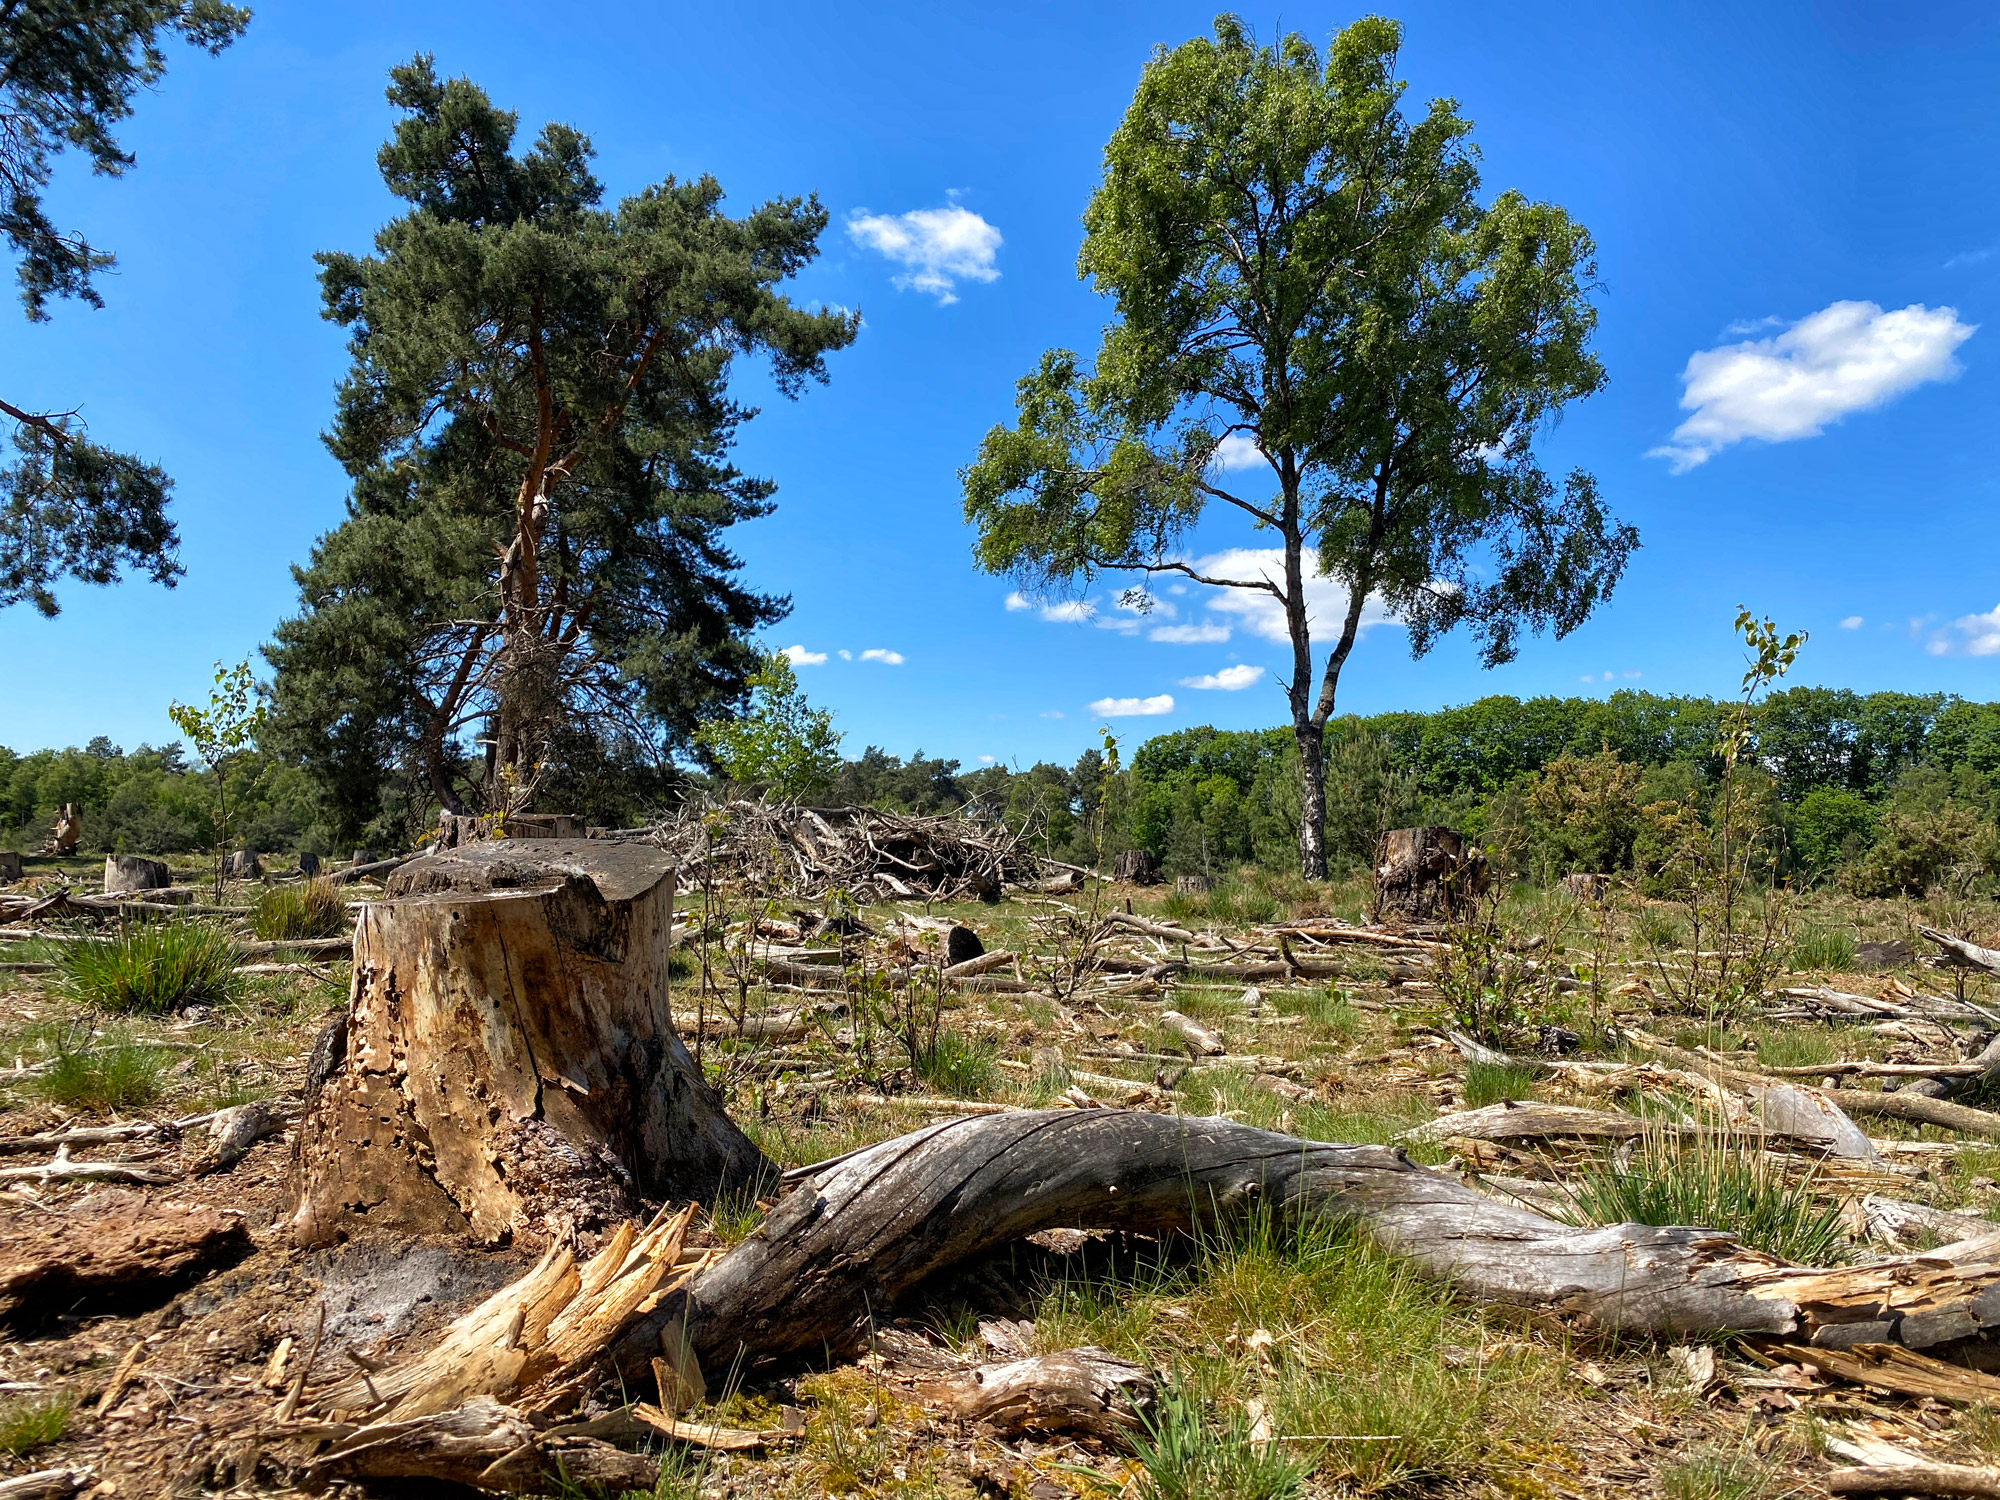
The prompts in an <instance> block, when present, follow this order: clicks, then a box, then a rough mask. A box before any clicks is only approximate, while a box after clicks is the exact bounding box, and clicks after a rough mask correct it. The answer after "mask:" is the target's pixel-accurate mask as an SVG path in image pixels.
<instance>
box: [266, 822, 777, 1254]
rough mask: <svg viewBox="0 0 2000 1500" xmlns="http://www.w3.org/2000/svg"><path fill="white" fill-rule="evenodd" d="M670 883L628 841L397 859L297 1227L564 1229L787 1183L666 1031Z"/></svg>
mask: <svg viewBox="0 0 2000 1500" xmlns="http://www.w3.org/2000/svg"><path fill="white" fill-rule="evenodd" d="M673 891H674V881H673V869H672V865H671V863H670V861H669V860H668V859H667V858H666V857H665V856H664V855H663V854H661V853H660V851H658V850H656V849H650V848H647V847H645V846H643V845H637V844H611V843H604V842H587V841H584V840H561V839H536V840H532V841H527V842H524V843H516V842H515V841H512V840H503V841H498V842H493V843H478V844H472V845H468V846H466V847H464V848H460V849H455V850H452V851H449V852H447V853H442V854H437V855H432V856H428V857H426V858H423V859H418V860H414V861H412V862H411V863H409V864H407V865H405V866H403V868H402V869H400V870H399V871H398V872H397V873H396V874H395V876H394V877H392V879H391V881H390V888H389V894H390V897H391V899H389V900H385V901H381V902H377V903H375V904H373V905H371V906H367V907H364V908H363V909H362V911H361V913H360V917H359V920H358V921H357V923H356V926H355V934H354V971H353V972H354V978H353V988H352V990H351V992H350V997H349V1001H348V1011H347V1018H346V1019H347V1025H346V1029H345V1035H344V1038H343V1039H342V1042H341V1045H340V1047H339V1049H338V1050H339V1054H340V1055H339V1056H338V1057H337V1058H335V1057H329V1058H327V1059H325V1060H324V1066H325V1069H326V1071H325V1074H324V1079H323V1082H321V1083H320V1086H319V1087H318V1088H317V1089H316V1090H314V1091H312V1092H311V1097H310V1098H309V1100H308V1113H307V1115H306V1117H305V1119H304V1121H303V1122H302V1123H301V1126H300V1130H299V1146H298V1153H297V1158H296V1173H295V1183H294V1186H295V1194H296V1204H297V1207H296V1212H295V1214H294V1217H293V1226H294V1229H295V1231H296V1233H297V1234H298V1236H299V1238H300V1239H301V1240H302V1241H303V1242H304V1243H307V1244H319V1243H325V1242H326V1241H328V1240H331V1239H334V1238H336V1237H339V1236H342V1235H344V1234H347V1233H349V1232H351V1231H353V1230H356V1229H359V1228H361V1227H363V1226H366V1227H370V1228H389V1229H394V1230H399V1231H402V1232H405V1233H461V1232H464V1231H467V1230H470V1231H471V1232H472V1233H473V1234H475V1235H477V1236H479V1237H481V1238H483V1239H486V1240H488V1241H498V1240H500V1239H503V1238H507V1237H510V1236H513V1237H520V1238H523V1239H524V1240H525V1241H528V1242H547V1241H551V1240H556V1241H567V1240H570V1239H571V1238H573V1237H574V1236H575V1235H576V1234H577V1233H578V1232H580V1231H588V1230H593V1229H596V1228H598V1227H600V1226H603V1225H606V1224H610V1223H612V1222H615V1221H617V1220H619V1219H623V1218H626V1217H630V1216H631V1215H633V1214H634V1213H635V1212H637V1211H638V1210H639V1207H640V1205H641V1203H643V1202H646V1201H660V1200H664V1199H669V1198H671V1199H676V1200H686V1199H691V1198H692V1199H701V1200H703V1201H712V1200H713V1199H714V1197H715V1196H716V1195H717V1193H718V1192H722V1191H726V1190H729V1189H731V1188H734V1187H737V1186H739V1185H746V1184H750V1183H754V1182H757V1181H760V1180H762V1179H763V1178H765V1177H766V1176H775V1172H774V1170H773V1169H772V1168H771V1167H770V1164H769V1163H768V1162H767V1161H766V1160H765V1159H764V1156H763V1154H762V1153H761V1152H760V1151H758V1149H757V1148H756V1146H754V1145H753V1144H752V1143H751V1142H750V1140H749V1139H748V1138H747V1137H745V1136H744V1134H743V1133H742V1132H741V1131H740V1130H738V1129H737V1128H736V1126H735V1125H734V1124H732V1123H731V1122H730V1120H729V1118H728V1116H727V1115H726V1114H725V1113H724V1110H723V1106H722V1101H721V1099H720V1098H719V1097H718V1096H717V1095H716V1093H715V1092H714V1090H713V1089H711V1088H710V1087H709V1086H708V1085H707V1084H706V1083H705V1082H704V1081H703V1080H702V1078H701V1075H700V1071H699V1069H698V1068H697V1067H696V1065H695V1062H694V1059H693V1058H692V1057H691V1056H690V1055H689V1054H688V1050H687V1048H686V1047H685V1046H684V1045H683V1044H682V1042H681V1040H680V1038H679V1037H678V1036H677V1035H675V1033H674V1030H673V1024H672V1012H671V1011H670V1009H669V1007H668V997H667V957H668V952H669V948H670V937H671V930H672V916H673V910H672V908H673ZM330 1050H331V1049H330Z"/></svg>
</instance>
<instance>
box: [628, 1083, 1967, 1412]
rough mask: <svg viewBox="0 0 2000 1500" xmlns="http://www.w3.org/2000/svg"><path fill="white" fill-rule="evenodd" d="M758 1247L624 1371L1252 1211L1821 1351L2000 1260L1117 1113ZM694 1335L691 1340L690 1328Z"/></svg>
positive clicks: (938, 1136)
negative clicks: (1333, 1224)
mask: <svg viewBox="0 0 2000 1500" xmlns="http://www.w3.org/2000/svg"><path fill="white" fill-rule="evenodd" d="M794 1175H795V1176H801V1177H803V1178H804V1179H805V1181H804V1183H803V1185H802V1186H800V1187H799V1188H798V1189H797V1190H796V1191H794V1192H793V1193H791V1194H790V1196H788V1197H786V1198H785V1199H784V1200H783V1201H782V1202H780V1203H779V1204H778V1206H777V1207H776V1208H775V1209H774V1210H773V1211H772V1212H771V1214H770V1216H769V1217H768V1218H767V1219H766V1220H765V1222H764V1225H763V1226H762V1227H761V1228H760V1229H759V1230H758V1232H757V1233H756V1234H754V1235H752V1236H751V1237H750V1238H749V1239H747V1240H745V1241H744V1242H743V1243H741V1244H740V1245H738V1246H736V1247H735V1248H734V1249H733V1250H731V1251H729V1252H728V1253H727V1254H725V1255H724V1256H723V1257H722V1258H721V1259H720V1260H719V1261H717V1262H716V1263H715V1264H714V1265H712V1266H710V1267H708V1268H707V1269H705V1270H703V1271H701V1272H700V1273H699V1274H697V1275H696V1276H695V1278H694V1279H693V1281H692V1283H691V1284H690V1285H689V1287H688V1288H687V1290H686V1292H685V1294H684V1295H683V1296H676V1297H672V1298H665V1299H662V1301H661V1303H660V1305H659V1306H658V1307H657V1308H655V1309H654V1310H653V1311H652V1312H651V1313H649V1314H646V1315H644V1316H642V1317H640V1318H638V1319H636V1320H635V1321H634V1322H633V1323H632V1324H631V1325H630V1326H629V1327H627V1328H626V1329H625V1331H624V1332H623V1334H622V1335H621V1336H620V1337H619V1339H618V1340H617V1341H616V1342H615V1344H614V1345H613V1346H612V1350H611V1355H612V1358H613V1359H614V1360H615V1362H616V1363H617V1364H618V1366H619V1367H620V1368H621V1369H622V1370H624V1371H625V1372H626V1374H627V1375H628V1377H630V1378H632V1379H635V1380H637V1379H643V1378H644V1373H645V1372H646V1371H647V1370H648V1369H649V1368H650V1361H651V1359H652V1357H653V1356H654V1355H655V1354H657V1353H658V1352H659V1351H660V1349H661V1347H662V1339H663V1336H665V1335H669V1334H671V1335H672V1336H673V1338H674V1339H675V1340H676V1341H677V1342H678V1341H680V1340H681V1339H683V1338H684V1340H685V1344H686V1347H687V1348H688V1349H689V1350H690V1351H691V1352H692V1353H693V1354H694V1356H695V1357H696V1358H697V1359H698V1360H699V1362H700V1364H701V1367H702V1368H703V1369H706V1370H724V1369H728V1368H729V1367H730V1364H731V1361H732V1360H734V1359H736V1358H737V1357H738V1356H739V1354H743V1353H745V1352H747V1353H751V1354H777V1353H785V1352H790V1351H796V1350H802V1349H820V1348H822V1347H831V1348H833V1349H835V1350H845V1349H850V1348H854V1347H858V1346H859V1345H861V1344H862V1343H863V1342H865V1339H866V1336H867V1331H868V1328H869V1326H870V1322H871V1319H877V1318H880V1317H881V1316H882V1315H883V1314H884V1311H885V1310H886V1309H888V1308H890V1307H892V1306H893V1305H894V1304H895V1301H896V1299H897V1298H898V1297H899V1296H900V1295H901V1294H902V1293H903V1292H904V1291H906V1290H908V1289H909V1288H910V1287H911V1286H913V1285H915V1284H916V1283H917V1282H918V1281H920V1280H921V1279H922V1278H923V1277H925V1276H927V1275H929V1274H931V1273H932V1272H934V1271H937V1270H940V1269H942V1268H943V1267H946V1266H949V1265H951V1264H953V1263H955V1262H957V1261H960V1260H962V1259H964V1258H966V1257H968V1256H970V1255H973V1254H976V1253H978V1252H980V1251H983V1250H987V1249H990V1248H993V1247H995V1246H998V1245H1002V1244H1005V1243H1007V1242H1009V1241H1011V1240H1015V1239H1019V1238H1021V1237H1022V1236H1024V1235H1028V1234H1033V1233H1036V1232H1038V1231H1041V1230H1044V1229H1053V1228H1062V1227H1068V1228H1079V1229H1126V1230H1133V1231H1139V1232H1145V1233H1153V1234H1158V1233H1163V1232H1170V1231H1174V1230H1178V1229H1188V1228H1191V1227H1194V1226H1195V1225H1197V1224H1207V1223H1212V1222H1214V1221H1216V1220H1218V1219H1223V1218H1227V1217H1230V1216H1233V1215H1239V1214H1242V1213H1244V1212H1247V1211H1249V1210H1250V1209H1252V1208H1255V1207H1258V1206H1265V1207H1268V1208H1269V1209H1270V1210H1271V1211H1273V1212H1274V1213H1276V1214H1278V1215H1279V1216H1280V1217H1281V1218H1284V1217H1292V1216H1304V1215H1318V1214H1324V1215H1331V1216H1335V1217H1341V1218H1348V1219H1353V1220H1355V1221H1357V1222H1358V1223H1359V1224H1360V1226H1361V1227H1362V1228H1364V1229H1365V1230H1366V1231H1367V1232H1368V1233H1369V1234H1370V1235H1371V1236H1372V1237H1373V1238H1374V1239H1375V1240H1376V1241H1377V1242H1378V1243H1380V1244H1382V1245H1383V1246H1384V1247H1385V1248H1386V1249H1388V1250H1389V1251H1390V1252H1391V1253H1393V1254H1396V1255H1399V1256H1403V1257H1405V1258H1407V1259H1408V1260H1409V1261H1410V1262H1411V1263H1412V1264H1413V1265H1414V1266H1416V1267H1417V1268H1418V1269H1420V1270H1422V1271H1424V1272H1426V1273H1428V1274H1431V1275H1434V1276H1437V1277H1439V1278H1441V1279H1443V1280H1445V1281H1447V1282H1449V1283H1451V1284H1452V1285H1453V1286H1455V1287H1456V1288H1457V1289H1458V1290H1460V1291H1461V1292H1462V1293H1464V1294H1465V1295H1467V1296H1468V1297H1471V1298H1473V1299H1476V1300H1484V1301H1492V1302H1501V1303H1507V1304H1513V1305H1517V1306H1529V1307H1538V1308H1544V1309H1547V1310H1550V1311H1554V1312H1558V1313H1562V1314H1567V1315H1570V1316H1576V1317H1580V1318H1583V1319H1585V1320H1587V1321H1590V1322H1592V1323H1595V1324H1597V1325H1599V1326H1603V1327H1608V1328H1622V1329H1628V1330H1634V1331H1644V1332H1653V1333H1668V1334H1675V1335H1681V1334H1690V1333H1711V1332H1721V1331H1734V1332H1742V1333H1764V1334H1772V1335H1778V1336H1782V1337H1787V1338H1791V1339H1795V1340H1796V1341H1797V1342H1799V1343H1801V1344H1810V1345H1813V1346H1816V1347H1831V1348H1846V1347H1851V1346H1852V1345H1853V1344H1855V1343H1858V1342H1867V1343H1880V1344H1902V1345H1904V1346H1907V1347H1909V1348H1931V1347H1936V1346H1940V1345H1948V1344H1951V1343H1954V1342H1956V1341H1959V1340H1963V1339H1969V1338H1980V1337H1987V1336H1990V1335H1989V1334H1988V1330H1992V1329H1996V1328H2000V1264H1992V1263H1987V1264H1979V1265H1967V1266H1952V1265H1943V1264H1938V1263H1935V1262H1930V1261H1926V1260H1924V1259H1922V1258H1915V1259H1911V1260H1903V1261H1883V1262H1877V1263H1874V1264H1871V1265H1866V1266H1853V1267H1839V1268H1834V1269H1827V1270H1815V1269H1811V1268H1803V1267H1798V1266H1792V1265H1788V1264H1786V1263H1785V1262H1783V1261H1780V1260H1778V1259H1777V1258H1775V1257H1773V1256H1769V1255H1765V1254H1762V1253H1760V1252H1758V1251H1754V1250H1749V1249H1746V1248H1745V1247H1744V1246H1743V1245H1742V1244H1741V1243H1739V1242H1738V1241H1737V1240H1736V1238H1735V1237H1734V1236H1732V1235H1729V1234H1726V1233H1723V1232H1721V1231H1718V1230H1711V1229H1705V1228H1700V1227H1681V1228H1662V1227H1654V1226H1647V1225H1636V1224H1621V1225H1616V1226H1613V1227H1610V1228H1603V1229H1590V1228H1576V1227H1573V1226H1571V1225H1567V1224H1562V1223H1559V1222H1557V1221H1556V1220H1553V1219H1550V1218H1546V1217H1544V1216H1543V1215H1541V1214H1537V1213H1533V1212H1530V1211H1529V1210H1527V1209H1524V1208H1518V1207H1515V1206H1512V1205H1510V1204H1505V1203H1500V1202H1496V1201H1494V1200H1493V1199H1491V1198H1488V1197H1486V1196H1485V1195H1483V1194H1481V1193H1479V1192H1476V1191H1474V1190H1473V1189H1472V1188H1470V1187H1467V1186H1465V1185H1464V1184H1462V1183H1461V1182H1459V1181H1458V1180H1456V1179H1455V1178H1452V1177H1447V1176H1444V1175H1442V1174H1439V1173H1436V1172H1430V1171H1426V1170H1425V1169H1423V1168H1421V1167H1419V1166H1417V1165H1415V1164H1414V1163H1412V1162H1411V1161H1410V1160H1409V1158H1408V1157H1406V1156H1405V1155H1403V1153H1402V1152H1400V1151H1397V1150H1394V1149H1391V1148H1388V1147H1382V1146H1337V1145H1325V1144H1321V1143H1317V1142H1310V1141H1300V1140H1298V1139H1296V1138H1295V1137H1291V1136H1285V1135H1277V1134H1274V1133H1272V1132H1269V1131H1263V1130H1257V1129H1254V1128H1252V1127H1250V1126H1247V1125H1238V1124H1235V1123H1233V1122H1230V1121H1225V1120H1212V1119H1190V1118H1186V1117H1177V1116H1170V1115H1155V1114H1146V1113H1139V1112H1127V1111H1124V1110H1117V1109H1093V1110H1035V1111H1019V1112H1016V1113H1011V1114H1004V1115H990V1116H984V1117H980V1118H974V1119H963V1120H955V1121H948V1122H945V1123H942V1124H938V1125H933V1126H930V1127H928V1128H927V1129H924V1130H920V1131H917V1132H915V1133H914V1134H911V1135H907V1136H903V1137H900V1138H899V1139H896V1140H892V1141H885V1142H883V1143H882V1144H880V1145H878V1146H874V1147H870V1148H868V1149H867V1150H864V1151H859V1152H855V1153H852V1154H850V1155H848V1156H845V1157H841V1158H838V1159H836V1160H834V1161H831V1162H828V1163H826V1164H824V1165H823V1166H822V1167H820V1168H818V1169H813V1170H809V1171H807V1172H804V1173H799V1174H794ZM683 1330H684V1332H683Z"/></svg>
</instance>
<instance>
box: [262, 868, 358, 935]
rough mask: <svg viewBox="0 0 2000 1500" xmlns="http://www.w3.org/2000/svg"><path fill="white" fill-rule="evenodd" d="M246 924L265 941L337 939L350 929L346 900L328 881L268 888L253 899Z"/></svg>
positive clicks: (309, 881)
mask: <svg viewBox="0 0 2000 1500" xmlns="http://www.w3.org/2000/svg"><path fill="white" fill-rule="evenodd" d="M250 924H251V926H252V927H253V928H255V929H256V932H257V936H258V937H260V938H263V939H265V940H266V941H282V940H284V939H286V938H325V937H339V936H340V935H341V934H342V933H343V932H346V931H347V930H348V927H349V925H350V924H349V919H348V915H347V901H346V898H345V897H343V896H342V895H341V894H340V888H339V887H338V886H336V885H335V884H334V883H333V882H332V881H330V880H308V881H304V882H302V883H301V884H298V885H274V886H272V887H270V888H269V889H268V890H266V891H265V892H264V893H263V894H262V895H261V896H259V897H258V898H257V910H256V912H255V913H254V914H253V915H252V916H251V918H250Z"/></svg>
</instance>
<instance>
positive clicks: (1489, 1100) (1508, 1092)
mask: <svg viewBox="0 0 2000 1500" xmlns="http://www.w3.org/2000/svg"><path fill="white" fill-rule="evenodd" d="M1541 1076H1542V1070H1541V1069H1540V1068H1537V1067H1536V1066H1535V1065H1534V1064H1533V1063H1490V1062H1474V1063H1467V1064H1466V1065H1465V1107H1466V1108H1467V1109H1483V1108H1485V1107H1486V1106H1487V1105H1489V1104H1498V1103H1499V1102H1500V1101H1501V1100H1502V1099H1525V1098H1527V1097H1528V1096H1529V1095H1530V1094H1532V1093H1533V1092H1534V1088H1535V1085H1536V1083H1538V1082H1539V1081H1540V1080H1541Z"/></svg>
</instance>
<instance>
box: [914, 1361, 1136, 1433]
mask: <svg viewBox="0 0 2000 1500" xmlns="http://www.w3.org/2000/svg"><path fill="white" fill-rule="evenodd" d="M925 1394H926V1395H927V1396H929V1397H931V1398H932V1399H935V1400H938V1401H940V1402H941V1403H942V1404H944V1405H946V1406H949V1407H950V1408H951V1410H952V1411H953V1412H954V1413H955V1414H956V1415H957V1416H958V1417H959V1418H960V1419H961V1420H963V1421H966V1422H984V1423H986V1424H988V1425H989V1426H991V1427H992V1428H994V1430H996V1431H997V1432H999V1433H1001V1434H1002V1435H1004V1436H1009V1437H1011V1436H1014V1435H1015V1434H1018V1433H1022V1432H1087V1433H1091V1434H1093V1435H1094V1436H1097V1437H1102V1438H1110V1439H1114V1440H1116V1439H1120V1438H1123V1437H1125V1436H1127V1435H1128V1434H1130V1433H1131V1432H1132V1431H1133V1430H1134V1429H1136V1428H1137V1427H1138V1426H1139V1425H1140V1422H1141V1420H1142V1414H1143V1413H1144V1412H1146V1411H1148V1410H1150V1409H1151V1407H1152V1405H1153V1402H1154V1400H1155V1397H1156V1391H1155V1385H1154V1380H1153V1375H1152V1372H1151V1371H1149V1370H1148V1369H1146V1367H1145V1366H1144V1365H1136V1364H1133V1363H1132V1361H1130V1360H1128V1359H1120V1358H1119V1357H1118V1356H1117V1355H1115V1354H1113V1353H1111V1352H1110V1350H1108V1349H1099V1348H1096V1347H1094V1346H1085V1347H1083V1348H1080V1349H1064V1350H1062V1351H1061V1352H1059V1353H1056V1354H1040V1355H1035V1356H1033V1357H1031V1358H1028V1359H1017V1360H1013V1361H1010V1362H1009V1363H1006V1364H998V1365H982V1366H980V1367H979V1368H978V1369H976V1370H972V1371H970V1372H969V1373H967V1374H965V1375H962V1376H959V1377H958V1378H956V1379H954V1380H950V1381H947V1382H945V1383H944V1384H943V1385H941V1386H937V1387H934V1388H933V1389H932V1390H930V1391H928V1392H926V1393H925Z"/></svg>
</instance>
